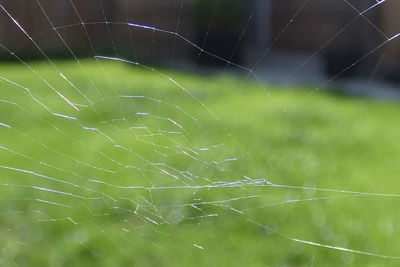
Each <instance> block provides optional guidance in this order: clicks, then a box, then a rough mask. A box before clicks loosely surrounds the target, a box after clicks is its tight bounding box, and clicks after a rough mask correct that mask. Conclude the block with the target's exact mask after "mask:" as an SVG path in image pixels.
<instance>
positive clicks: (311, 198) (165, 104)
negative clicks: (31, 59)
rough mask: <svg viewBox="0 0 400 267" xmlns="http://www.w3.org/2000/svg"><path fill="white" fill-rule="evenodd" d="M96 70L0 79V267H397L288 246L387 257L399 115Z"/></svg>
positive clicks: (228, 79)
mask: <svg viewBox="0 0 400 267" xmlns="http://www.w3.org/2000/svg"><path fill="white" fill-rule="evenodd" d="M100 62H101V67H99V65H98V64H97V63H96V62H95V61H87V62H83V63H82V67H83V70H84V71H82V69H81V68H80V67H79V65H77V64H76V63H74V62H57V66H58V68H59V69H60V71H61V72H62V73H63V74H64V75H65V76H66V77H68V79H69V81H70V82H72V83H73V86H74V87H75V88H78V89H79V90H80V92H78V91H76V90H74V88H73V86H71V85H70V84H68V83H67V82H66V81H65V80H63V79H62V77H60V76H59V75H57V72H55V70H54V69H53V68H52V66H51V65H49V64H45V63H31V64H32V68H33V69H34V70H35V71H36V74H35V73H32V72H31V71H30V70H28V69H27V68H26V67H25V66H23V65H18V64H3V65H1V66H0V75H1V77H3V78H6V79H8V81H5V80H4V79H2V80H3V81H2V83H1V90H0V101H1V102H0V122H1V123H3V124H6V125H9V126H10V127H11V128H7V127H0V146H1V147H0V166H1V168H0V184H2V185H1V186H0V193H1V196H0V203H1V205H0V243H1V244H2V245H1V251H0V253H1V254H0V255H1V256H0V264H1V265H4V266H14V265H22V266H313V265H315V266H341V265H346V264H348V265H357V266H398V265H399V263H400V260H396V259H385V258H382V257H378V256H368V255H362V254H359V253H354V252H346V251H340V250H336V249H332V248H326V247H318V246H313V245H310V244H304V243H301V242H298V241H296V240H305V241H310V242H314V243H318V244H323V245H329V246H335V247H343V248H350V249H354V250H358V251H363V252H368V253H372V254H378V255H389V256H400V254H399V251H400V243H399V242H397V240H398V238H399V237H400V227H399V225H398V223H397V222H398V221H399V219H400V215H398V214H399V213H398V212H397V207H398V205H399V204H400V202H399V200H398V197H397V195H396V194H398V193H399V188H400V180H399V179H398V174H399V173H400V164H399V163H398V159H399V157H398V155H399V151H400V142H399V140H400V139H399V138H400V131H399V128H400V126H399V125H400V116H399V115H398V114H400V113H399V111H400V106H399V105H397V104H396V103H388V102H377V101H372V100H367V99H355V98H346V97H343V96H335V95H331V94H329V93H324V92H319V91H314V90H312V89H296V90H294V89H292V90H291V89H289V88H287V89H286V90H273V89H271V88H262V87H261V86H259V85H257V84H255V83H252V82H249V81H247V82H243V80H242V79H240V78H238V77H232V76H228V75H225V76H221V75H215V76H207V77H204V76H194V75H188V74H182V73H172V74H170V71H169V70H162V71H161V73H163V74H165V75H166V76H164V75H163V74H161V73H159V72H158V71H151V70H149V69H146V68H141V67H134V66H129V65H127V64H120V63H113V62H109V61H105V60H100ZM168 77H173V79H174V81H176V82H177V83H178V84H179V86H178V85H177V84H176V83H174V82H173V81H171V80H170V79H168ZM43 80H46V81H47V82H48V83H49V84H51V85H52V86H53V88H54V90H56V91H58V92H59V93H61V94H62V95H63V96H64V97H66V98H67V99H70V100H72V102H74V103H75V104H80V105H77V106H76V107H77V108H78V109H79V111H76V110H75V109H73V108H72V107H71V105H69V104H68V103H66V101H64V100H62V98H61V97H59V96H58V95H57V93H56V92H55V91H54V90H52V89H51V88H49V87H48V86H47V85H46V84H45V83H44V82H43ZM12 82H14V83H17V84H18V85H19V86H20V87H18V86H16V85H15V84H12ZM21 86H22V87H26V88H29V90H30V93H27V91H26V90H24V89H22V88H21ZM81 93H83V94H84V95H85V96H86V97H87V98H88V99H90V101H91V102H92V103H89V102H88V101H87V100H86V99H85V98H84V97H83V96H82V95H81ZM124 95H130V96H146V97H145V98H143V97H135V98H124V97H121V96H124ZM118 96H120V97H118ZM39 103H41V104H42V105H43V106H41V105H40V104H39ZM44 107H46V108H47V109H50V111H49V110H46V108H44ZM52 113H53V114H52ZM144 113H146V114H148V115H143V114H144ZM54 114H62V115H67V116H70V117H74V118H76V119H75V120H71V119H66V118H65V117H64V118H63V117H60V116H56V115H54ZM83 127H91V128H96V129H98V131H93V130H87V129H86V130H85V129H84V128H83ZM143 127H147V128H146V129H144V128H143ZM201 148H208V150H205V149H201ZM233 158H235V159H237V160H235V161H230V160H227V161H224V160H225V159H233ZM160 163H162V164H160ZM26 171H29V172H26ZM183 171H186V172H183ZM188 173H191V174H193V175H192V176H190V175H189V174H188ZM246 177H250V178H251V179H253V181H251V180H249V179H250V178H246ZM263 179H265V182H263V181H264V180H263ZM94 180H95V181H97V182H94ZM227 184H230V185H231V186H229V187H227V186H224V185H227ZM118 186H119V187H118ZM168 188H169V189H168ZM49 189H51V190H54V191H49ZM323 189H329V190H323ZM352 192H353V193H352ZM356 192H364V193H356ZM365 193H366V194H365ZM373 193H381V194H394V195H396V196H389V195H376V194H373ZM196 203H197V204H196ZM190 204H193V205H190ZM73 222H75V223H76V224H74V223H73ZM200 247H201V248H200Z"/></svg>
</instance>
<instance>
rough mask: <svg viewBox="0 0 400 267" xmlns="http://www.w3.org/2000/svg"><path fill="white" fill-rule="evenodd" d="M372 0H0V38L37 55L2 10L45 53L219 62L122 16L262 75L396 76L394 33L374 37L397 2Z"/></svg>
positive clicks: (391, 18) (394, 23)
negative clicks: (0, 11) (178, 36)
mask: <svg viewBox="0 0 400 267" xmlns="http://www.w3.org/2000/svg"><path fill="white" fill-rule="evenodd" d="M382 2H383V3H379V2H377V1H372V0H368V1H357V0H346V1H338V2H337V1H335V2H333V1H329V0H307V1H294V0H279V1H276V0H258V1H255V0H250V1H242V0H219V1H211V0H190V1H181V0H171V1H163V0H151V1H126V0H115V1H104V0H103V1H99V0H87V1H73V0H62V1H51V0H41V1H40V2H39V1H27V0H1V1H0V3H1V4H2V5H3V7H4V8H5V9H6V10H8V11H9V13H10V14H6V13H5V12H4V11H3V12H2V13H1V15H0V23H1V25H2V27H1V29H0V40H1V43H2V45H4V46H5V47H7V48H8V49H9V50H10V51H12V52H15V53H16V54H17V55H18V56H20V57H22V58H25V59H34V58H41V57H43V55H41V53H40V52H39V51H38V49H36V47H35V45H34V44H33V43H32V42H31V41H30V40H29V39H28V38H27V37H26V36H25V34H24V33H23V32H22V31H21V30H20V29H19V28H18V27H16V25H15V24H14V23H13V21H12V20H11V19H10V17H9V15H11V16H12V17H13V18H15V19H16V20H17V21H18V22H19V23H20V25H21V26H22V27H23V28H24V29H25V30H26V32H27V33H28V34H29V35H30V36H32V37H33V39H34V40H35V41H36V42H37V44H38V45H39V46H40V47H41V48H42V49H43V51H44V52H45V53H46V54H47V55H48V56H51V57H71V51H72V52H73V53H74V54H75V55H79V56H83V57H88V56H93V54H103V55H104V54H107V53H108V54H110V55H119V56H125V57H127V58H132V59H134V58H135V57H140V60H141V61H142V62H143V61H146V62H150V63H154V64H165V65H168V64H170V65H172V64H174V65H176V66H178V67H179V66H186V65H185V64H187V63H190V62H196V64H197V63H198V64H200V65H211V66H215V65H220V66H221V65H222V66H224V65H226V61H223V60H220V59H217V58H215V57H211V56H209V55H207V54H205V53H199V50H198V49H197V48H195V47H194V46H193V45H192V44H189V43H188V42H186V41H185V40H183V39H181V38H177V36H176V35H171V34H166V33H165V32H164V33H162V32H154V31H149V30H148V29H141V28H138V27H132V26H127V24H126V22H132V23H136V24H143V25H149V26H153V27H156V28H158V29H161V30H165V31H170V32H174V33H177V34H179V35H181V36H183V37H185V38H187V39H189V40H190V41H191V42H193V43H194V44H196V45H197V46H198V47H200V48H203V49H204V50H206V51H208V52H210V53H212V54H214V55H217V56H218V57H221V58H223V59H225V60H227V61H230V62H233V63H236V64H239V65H242V66H244V67H246V68H249V69H253V68H255V67H256V69H257V70H258V71H260V76H262V77H265V78H267V79H269V80H270V81H275V82H280V81H282V80H285V81H286V82H287V81H288V80H290V79H294V81H295V82H297V83H298V82H299V81H305V82H315V81H322V80H327V79H328V78H330V77H332V76H335V75H337V74H340V77H339V78H349V77H350V78H353V79H361V80H368V81H369V82H371V80H373V81H389V82H393V83H398V82H399V80H400V78H399V77H400V74H399V72H400V71H399V70H400V67H399V62H400V38H395V39H394V40H391V41H390V42H389V43H387V44H384V43H385V41H387V40H389V39H390V38H391V37H393V36H395V35H396V34H397V33H398V32H399V29H400V19H399V18H398V16H397V12H398V10H399V9H400V6H399V5H400V4H399V2H398V1H385V2H384V1H382ZM378 4H379V6H378V7H374V5H378ZM43 11H45V13H44V12H43ZM49 20H50V21H51V24H50V23H49ZM81 22H84V23H85V24H84V25H82V24H81ZM106 22H107V23H106ZM53 27H55V28H56V29H57V32H56V31H54V30H53V29H52V28H53ZM58 34H61V35H62V37H63V38H64V40H65V42H66V43H67V44H68V46H69V47H66V45H65V44H64V43H63V42H62V41H61V40H60V38H59V37H58V36H57V35H58ZM176 47H178V48H179V49H176ZM378 47H379V48H378ZM377 48H378V49H377ZM69 49H70V50H69ZM10 51H6V50H4V49H2V51H1V55H2V58H3V59H4V60H14V59H15V58H14V57H13V56H12V55H11V54H10ZM372 51H373V53H371V54H369V53H370V52H372ZM367 55H368V56H367ZM364 57H365V58H364ZM361 58H363V59H362V60H361V61H360V62H358V63H357V64H356V65H354V66H352V64H353V63H355V62H356V61H357V60H359V59H361ZM171 59H173V60H171ZM171 61H173V63H171ZM371 66H374V67H373V68H371ZM349 67H350V68H349ZM347 68H348V69H347ZM288 75H289V76H290V77H287V79H285V78H286V76H288Z"/></svg>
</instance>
